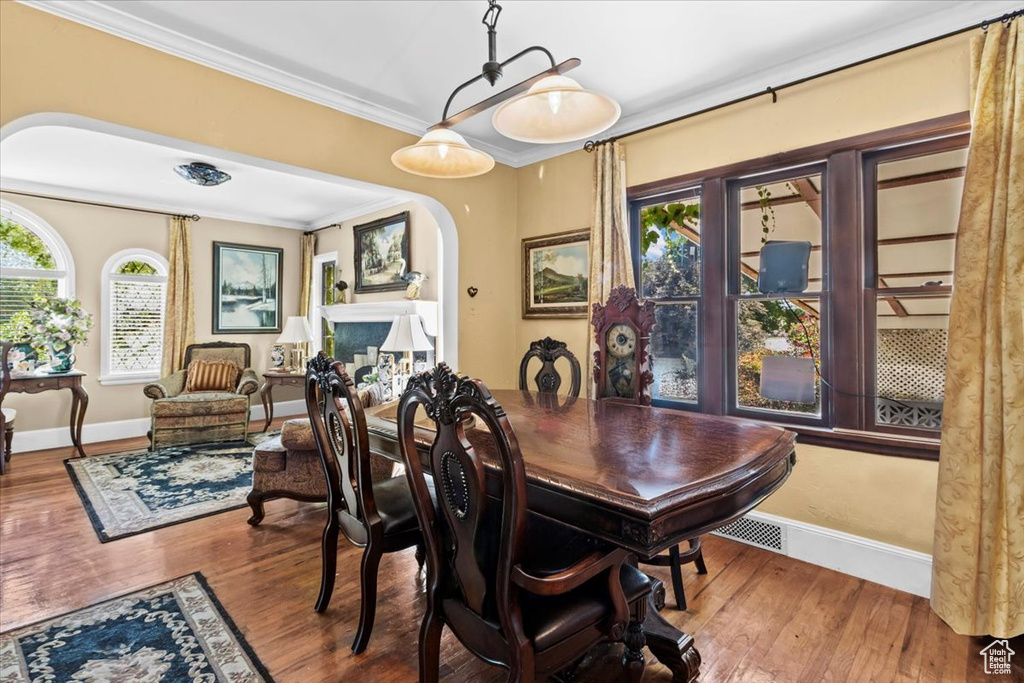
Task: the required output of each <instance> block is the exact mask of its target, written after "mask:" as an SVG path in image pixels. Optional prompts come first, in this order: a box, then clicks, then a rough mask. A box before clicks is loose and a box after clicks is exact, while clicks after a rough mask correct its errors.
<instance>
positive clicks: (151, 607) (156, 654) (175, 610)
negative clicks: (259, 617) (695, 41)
mask: <svg viewBox="0 0 1024 683" xmlns="http://www.w3.org/2000/svg"><path fill="white" fill-rule="evenodd" d="M0 681H3V682H4V683H30V682H31V683H35V682H36V681H40V682H42V681H89V682H90V683H126V682H127V681H132V682H133V683H185V682H186V681H192V682H195V683H200V682H201V683H214V681H216V682H217V683H261V682H266V683H272V681H273V679H272V678H271V677H270V675H269V674H268V673H267V670H266V669H265V668H264V666H263V664H262V663H260V660H259V659H257V658H256V655H255V653H254V652H253V651H252V649H251V648H250V647H249V644H248V643H246V642H245V639H244V638H242V634H241V633H240V632H239V631H238V629H237V628H236V627H235V625H234V623H232V621H231V619H230V618H229V617H228V615H227V613H226V612H225V611H224V608H223V607H222V606H221V604H220V603H219V602H218V601H217V598H216V597H214V595H213V592H212V591H211V590H210V587H209V586H208V585H207V584H206V581H205V579H203V576H202V575H201V574H199V573H196V574H191V575H189V576H184V577H182V578H180V579H175V580H173V581H168V582H167V583H161V584H159V585H157V586H153V587H152V588H146V589H143V590H140V591H136V592H134V593H131V594H129V595H125V596H123V597H120V598H114V599H112V600H107V601H106V602H101V603H98V604H95V605H92V606H90V607H86V608H85V609H80V610H77V611H75V612H70V613H68V614H65V615H64V616H60V617H56V618H54V619H48V620H46V621H41V622H39V623H37V624H33V625H31V626H25V627H23V628H20V629H18V630H16V631H9V632H7V633H0Z"/></svg>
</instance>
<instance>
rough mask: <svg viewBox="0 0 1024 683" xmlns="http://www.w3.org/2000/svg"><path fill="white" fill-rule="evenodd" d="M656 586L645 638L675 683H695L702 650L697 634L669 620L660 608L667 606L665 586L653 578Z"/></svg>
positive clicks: (645, 627) (645, 629)
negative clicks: (698, 649) (679, 627)
mask: <svg viewBox="0 0 1024 683" xmlns="http://www.w3.org/2000/svg"><path fill="white" fill-rule="evenodd" d="M652 583H653V587H652V590H651V594H650V596H648V598H647V608H648V609H647V618H646V619H645V620H644V637H645V638H646V640H647V647H648V648H650V650H651V653H652V654H653V655H654V656H655V657H656V658H657V660H658V661H659V662H661V663H662V664H664V665H665V666H667V667H668V668H669V669H670V670H671V671H672V683H693V682H694V681H696V680H697V676H698V675H699V674H700V653H699V652H697V648H696V647H695V646H694V644H693V637H692V636H688V635H686V634H685V633H683V632H682V631H680V630H678V629H677V628H675V627H674V626H672V624H670V623H668V622H667V621H665V619H664V618H662V616H661V615H660V614H658V610H660V609H661V608H663V607H664V606H665V586H664V584H663V583H662V582H661V581H660V580H658V579H653V580H652Z"/></svg>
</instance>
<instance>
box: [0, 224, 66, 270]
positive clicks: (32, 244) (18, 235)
mask: <svg viewBox="0 0 1024 683" xmlns="http://www.w3.org/2000/svg"><path fill="white" fill-rule="evenodd" d="M0 262H2V263H3V264H4V265H5V266H7V267H9V268H31V269H36V270H56V268H57V262H56V261H55V260H54V258H53V254H51V253H50V250H49V248H47V246H46V244H45V243H44V242H43V241H42V240H41V239H39V236H38V235H36V234H35V233H34V232H32V231H31V230H29V229H28V228H26V227H24V226H23V225H21V224H20V223H16V222H14V221H12V220H10V219H7V218H0Z"/></svg>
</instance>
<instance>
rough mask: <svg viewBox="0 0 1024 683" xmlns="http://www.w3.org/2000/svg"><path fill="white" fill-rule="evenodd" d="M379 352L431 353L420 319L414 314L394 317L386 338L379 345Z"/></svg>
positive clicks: (431, 345) (431, 347)
mask: <svg viewBox="0 0 1024 683" xmlns="http://www.w3.org/2000/svg"><path fill="white" fill-rule="evenodd" d="M380 350H381V351H433V350H434V345H433V344H431V343H430V340H429V339H428V338H427V334H426V332H424V331H423V323H422V322H420V317H419V316H418V315H414V314H407V315H396V316H395V320H394V322H392V323H391V331H389V332H388V338H387V339H385V340H384V343H383V344H381V345H380Z"/></svg>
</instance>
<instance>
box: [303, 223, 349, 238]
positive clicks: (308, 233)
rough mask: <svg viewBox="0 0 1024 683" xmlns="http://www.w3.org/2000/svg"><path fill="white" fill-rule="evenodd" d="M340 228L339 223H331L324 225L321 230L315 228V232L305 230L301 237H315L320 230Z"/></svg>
mask: <svg viewBox="0 0 1024 683" xmlns="http://www.w3.org/2000/svg"><path fill="white" fill-rule="evenodd" d="M340 227H341V223H331V224H330V225H325V226H324V227H322V228H317V229H315V230H307V231H306V232H304V233H302V234H303V235H315V234H317V233H318V232H320V231H321V230H327V229H328V228H340Z"/></svg>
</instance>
